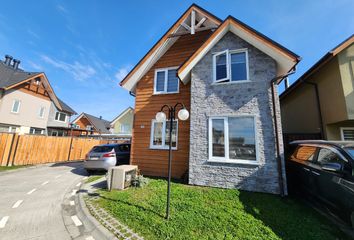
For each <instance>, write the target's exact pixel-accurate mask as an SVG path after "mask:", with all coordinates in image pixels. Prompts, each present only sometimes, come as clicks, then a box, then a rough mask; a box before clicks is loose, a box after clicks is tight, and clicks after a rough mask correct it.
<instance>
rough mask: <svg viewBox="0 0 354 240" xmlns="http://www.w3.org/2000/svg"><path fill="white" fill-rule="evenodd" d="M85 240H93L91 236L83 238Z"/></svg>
mask: <svg viewBox="0 0 354 240" xmlns="http://www.w3.org/2000/svg"><path fill="white" fill-rule="evenodd" d="M85 240H95V239H94V238H93V237H92V236H89V237H87V238H85Z"/></svg>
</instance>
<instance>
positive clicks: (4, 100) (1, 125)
mask: <svg viewBox="0 0 354 240" xmlns="http://www.w3.org/2000/svg"><path fill="white" fill-rule="evenodd" d="M19 64H20V61H19V60H16V59H13V58H12V57H11V56H8V55H6V56H5V61H0V131H2V132H17V133H20V134H47V126H48V122H49V120H48V119H49V116H50V111H51V109H52V105H54V106H55V107H56V108H57V109H59V110H60V111H66V107H67V106H66V104H64V103H63V102H62V101H60V100H59V99H58V98H57V96H56V95H55V93H54V91H53V89H52V87H51V86H50V83H49V81H48V79H47V77H46V75H45V74H44V73H42V72H25V71H23V70H22V69H20V68H19ZM70 111H72V110H70Z"/></svg>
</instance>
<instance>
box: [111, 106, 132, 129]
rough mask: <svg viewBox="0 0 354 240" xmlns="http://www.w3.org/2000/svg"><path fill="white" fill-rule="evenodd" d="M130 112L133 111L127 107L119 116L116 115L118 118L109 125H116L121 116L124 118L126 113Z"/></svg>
mask: <svg viewBox="0 0 354 240" xmlns="http://www.w3.org/2000/svg"><path fill="white" fill-rule="evenodd" d="M130 110H131V111H134V109H133V108H131V107H128V108H127V109H125V110H124V111H123V112H122V113H121V114H119V115H118V117H116V118H115V119H114V120H113V121H112V122H111V125H114V124H116V122H117V121H118V120H119V119H121V118H122V117H123V116H125V115H126V114H127V113H129V112H130Z"/></svg>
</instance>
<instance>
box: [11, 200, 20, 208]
mask: <svg viewBox="0 0 354 240" xmlns="http://www.w3.org/2000/svg"><path fill="white" fill-rule="evenodd" d="M22 202H23V200H18V201H17V202H15V204H14V205H13V206H12V208H18V207H19V206H20V205H21V203H22Z"/></svg>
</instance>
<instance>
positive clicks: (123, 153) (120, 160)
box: [117, 144, 130, 165]
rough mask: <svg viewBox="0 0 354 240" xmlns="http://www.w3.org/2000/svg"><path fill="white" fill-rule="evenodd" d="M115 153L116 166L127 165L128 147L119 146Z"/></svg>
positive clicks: (126, 145) (128, 158)
mask: <svg viewBox="0 0 354 240" xmlns="http://www.w3.org/2000/svg"><path fill="white" fill-rule="evenodd" d="M117 148H118V153H117V165H122V164H129V160H130V145H129V144H120V145H119V146H118V147H117Z"/></svg>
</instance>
